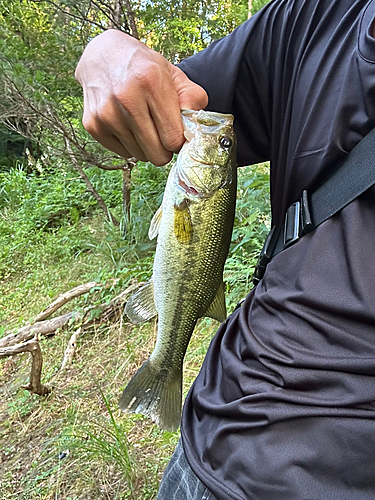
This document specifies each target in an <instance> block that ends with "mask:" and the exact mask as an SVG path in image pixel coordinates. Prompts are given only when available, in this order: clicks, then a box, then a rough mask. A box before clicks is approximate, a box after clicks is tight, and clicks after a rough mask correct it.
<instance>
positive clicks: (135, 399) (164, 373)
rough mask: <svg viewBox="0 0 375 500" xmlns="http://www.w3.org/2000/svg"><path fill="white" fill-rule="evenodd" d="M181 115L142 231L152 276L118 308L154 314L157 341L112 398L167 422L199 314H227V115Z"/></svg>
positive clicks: (231, 178) (230, 157)
mask: <svg viewBox="0 0 375 500" xmlns="http://www.w3.org/2000/svg"><path fill="white" fill-rule="evenodd" d="M182 118H183V122H184V126H185V136H186V138H187V141H186V142H185V144H184V146H183V147H182V149H181V151H180V153H179V155H178V158H177V161H176V163H175V165H174V166H173V167H172V169H171V172H170V174H169V177H168V181H167V185H166V188H165V192H164V197H163V202H162V205H161V207H160V208H159V210H158V211H157V212H156V214H155V216H154V218H153V220H152V222H151V226H150V231H149V236H150V238H153V237H155V236H156V235H157V236H158V240H157V248H156V254H155V259H154V268H153V276H152V278H151V280H150V281H149V282H148V283H147V284H146V285H145V286H144V287H142V288H141V289H140V290H139V291H138V292H136V293H135V294H134V295H133V296H132V297H131V298H130V299H129V301H128V303H127V305H126V308H125V313H126V314H127V315H128V317H129V319H130V320H131V321H133V322H135V323H139V322H142V321H146V320H148V319H150V318H152V317H153V316H155V315H156V314H157V315H158V334H157V341H156V345H155V349H154V351H153V352H152V354H151V356H150V357H149V359H148V360H147V361H146V362H145V363H144V364H143V366H142V367H141V368H140V369H139V370H138V372H137V373H136V374H135V375H134V377H133V378H132V380H131V381H130V382H129V384H128V385H127V387H126V388H125V390H124V392H123V394H122V396H121V398H120V401H119V406H120V408H121V409H122V410H124V411H125V410H128V411H130V412H136V413H142V414H144V415H147V416H148V417H150V418H151V419H153V420H154V421H156V423H157V424H158V425H159V426H160V427H161V428H163V429H166V430H175V429H177V428H178V426H179V422H180V417H181V404H182V362H183V359H184V356H185V353H186V350H187V347H188V344H189V341H190V338H191V335H192V333H193V330H194V327H195V325H196V323H197V320H198V318H200V317H202V316H209V317H212V318H215V319H217V320H218V321H220V322H221V321H224V320H225V318H226V308H225V297H224V284H223V268H224V264H225V260H226V257H227V254H228V250H229V245H230V241H231V234H232V228H233V221H234V213H235V203H236V187H237V174H236V152H235V135H234V131H233V116H232V115H223V114H219V113H213V112H206V111H203V110H201V111H199V112H198V111H189V110H185V111H182Z"/></svg>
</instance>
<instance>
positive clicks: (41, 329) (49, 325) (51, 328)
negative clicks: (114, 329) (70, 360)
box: [0, 311, 83, 349]
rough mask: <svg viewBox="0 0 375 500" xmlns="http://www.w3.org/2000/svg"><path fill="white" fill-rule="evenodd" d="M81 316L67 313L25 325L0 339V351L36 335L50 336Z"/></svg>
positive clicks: (80, 314) (77, 313)
mask: <svg viewBox="0 0 375 500" xmlns="http://www.w3.org/2000/svg"><path fill="white" fill-rule="evenodd" d="M82 317H83V315H82V313H79V312H74V311H73V312H69V313H66V314H64V315H62V316H58V317H57V318H52V319H49V320H46V321H39V322H38V323H34V324H33V325H27V326H23V327H22V328H20V329H19V330H18V331H17V332H15V333H10V334H9V335H7V336H6V337H3V338H2V339H0V349H1V348H6V347H10V346H13V345H16V344H19V343H21V342H26V341H28V340H30V339H32V338H33V337H35V335H36V334H39V335H50V334H51V333H54V332H56V330H58V329H59V328H63V327H64V326H66V325H67V324H69V323H70V322H74V321H77V320H80V319H82Z"/></svg>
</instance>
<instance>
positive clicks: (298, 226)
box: [253, 190, 314, 286]
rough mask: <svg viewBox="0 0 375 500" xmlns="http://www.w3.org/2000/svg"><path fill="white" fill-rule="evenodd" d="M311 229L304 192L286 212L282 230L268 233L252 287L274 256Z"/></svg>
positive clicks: (311, 223) (275, 228) (272, 230)
mask: <svg viewBox="0 0 375 500" xmlns="http://www.w3.org/2000/svg"><path fill="white" fill-rule="evenodd" d="M313 227H314V226H313V222H312V218H311V213H310V208H309V200H308V194H307V191H306V190H304V191H303V192H302V197H301V199H300V200H299V201H296V202H294V203H292V204H291V205H290V207H289V208H288V210H287V211H286V214H285V219H284V226H283V227H282V228H280V227H277V226H273V227H272V229H271V231H270V232H269V233H268V236H267V238H266V241H265V242H264V245H263V248H262V250H261V252H260V255H259V258H258V262H257V265H256V267H255V271H254V275H253V283H254V285H255V286H256V285H257V284H258V283H259V281H260V280H261V279H262V278H263V276H264V273H265V272H266V267H267V265H268V263H269V262H270V260H271V259H272V258H273V256H274V255H276V254H277V253H279V252H280V251H282V250H285V249H286V248H288V247H290V246H291V245H293V244H294V243H295V242H296V241H298V240H299V239H300V237H301V236H302V235H304V234H306V233H308V232H309V231H310V230H311V229H313Z"/></svg>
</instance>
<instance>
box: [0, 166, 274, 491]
mask: <svg viewBox="0 0 375 500" xmlns="http://www.w3.org/2000/svg"><path fill="white" fill-rule="evenodd" d="M95 175H97V177H96V178H95V179H96V182H97V184H96V186H97V188H98V189H99V190H100V191H101V194H102V195H103V197H104V198H105V199H106V201H107V203H108V204H109V206H110V207H111V209H112V210H113V211H114V212H116V210H118V208H117V207H118V205H119V199H117V198H116V196H117V194H116V193H120V192H121V189H119V188H118V186H117V187H116V188H114V181H116V178H112V181H111V182H110V181H109V179H108V178H107V175H109V174H108V173H104V174H102V173H100V172H99V173H96V174H95ZM134 177H135V180H136V182H137V184H135V185H136V187H135V188H134V190H133V193H132V203H133V205H132V206H133V211H132V217H131V221H130V225H129V226H128V231H127V234H126V238H125V239H124V235H123V234H122V233H121V231H119V230H118V229H117V228H114V227H113V226H111V225H110V224H108V223H107V222H106V221H105V220H104V219H103V217H102V215H101V214H100V213H99V212H97V211H96V209H95V207H93V205H92V204H91V200H90V199H89V198H85V195H83V194H82V192H81V186H79V185H77V183H76V181H72V180H69V179H71V176H69V175H67V176H66V175H65V177H64V175H62V174H61V175H60V174H56V177H55V180H51V178H50V177H45V178H33V177H32V176H31V177H30V176H26V175H25V173H24V172H22V171H21V170H19V169H18V171H16V172H10V173H9V174H6V173H3V174H2V179H1V181H2V185H1V189H0V210H1V212H0V337H1V336H2V335H3V334H4V333H5V330H9V329H12V328H13V329H14V328H17V327H19V326H22V325H23V324H25V323H26V322H28V321H30V320H31V319H32V318H33V316H35V315H36V314H37V313H38V312H39V311H41V310H42V309H43V308H45V307H46V306H47V305H48V304H49V303H51V302H52V300H53V298H54V297H55V296H57V295H58V294H59V293H62V292H64V291H67V290H69V289H71V288H73V287H74V286H76V285H78V284H81V283H84V282H88V281H91V280H96V281H100V282H103V283H104V282H106V281H108V280H110V279H113V278H120V282H119V283H118V284H117V285H116V286H115V287H113V288H112V289H111V288H109V289H106V288H102V289H100V288H99V289H97V290H95V291H94V292H93V293H90V294H86V295H85V296H82V297H80V298H78V299H76V300H75V301H73V302H71V303H69V304H68V305H67V306H65V309H64V310H70V309H72V308H74V309H82V308H84V307H86V306H87V305H89V304H92V303H94V304H95V303H99V302H103V301H106V300H110V298H111V297H113V296H114V295H116V294H117V293H119V292H120V291H121V290H123V289H124V288H125V287H126V285H127V283H128V282H129V281H130V280H131V279H134V278H135V279H137V280H139V281H140V280H144V279H147V278H148V277H149V276H150V274H151V268H152V260H153V246H152V245H150V243H149V242H148V240H147V230H148V224H149V220H150V219H151V216H152V212H153V211H155V210H156V208H157V206H158V205H159V203H160V201H161V194H162V190H163V182H164V181H165V177H166V173H165V172H164V171H163V170H161V169H156V168H155V167H152V166H150V165H144V166H143V167H142V168H140V169H138V171H137V172H135V174H134ZM266 181H267V171H266V166H264V165H261V166H259V167H257V169H247V170H246V169H244V170H243V171H242V172H241V173H240V186H239V199H238V204H237V216H236V227H235V230H234V233H233V243H232V246H231V250H230V255H229V257H228V261H227V266H226V270H225V280H226V283H227V301H228V309H229V311H231V310H233V308H234V306H235V304H236V303H237V301H238V300H239V299H240V298H241V297H242V296H244V295H245V294H246V293H247V292H248V290H249V288H250V282H251V270H250V269H251V266H252V265H253V264H254V263H255V260H256V255H257V252H258V251H259V249H260V246H261V243H262V240H263V239H264V237H265V233H266V231H267V224H268V218H267V216H265V215H264V210H265V207H266V205H267V197H268V191H267V188H265V183H266ZM149 191H150V192H151V193H152V196H150V198H149V197H148V196H149V195H148V192H149ZM1 197H2V198H1ZM77 199H78V201H77ZM30 200H34V203H31V201H30ZM42 200H44V201H42ZM145 200H147V202H146V201H145ZM46 206H48V207H50V208H49V209H48V210H46V208H45V207H46ZM73 208H74V209H75V210H73ZM62 210H63V211H62ZM51 214H55V215H56V214H57V215H56V217H52V220H53V227H51V226H48V227H46V225H48V223H49V221H50V220H51ZM116 215H119V213H118V212H117V214H116ZM64 310H61V311H59V313H60V312H61V313H62V312H63V311H64ZM217 326H218V324H217V323H216V322H215V321H214V320H211V319H207V318H204V319H202V320H200V321H199V323H198V326H197V328H196V329H195V331H194V333H193V336H192V339H191V342H190V344H189V348H188V352H187V355H186V360H185V364H184V386H183V392H184V395H186V394H187V391H188V390H189V388H190V386H191V383H192V382H193V380H194V378H195V377H196V375H197V373H198V371H199V368H200V366H201V363H202V361H203V358H204V355H205V352H206V350H207V348H208V345H209V342H210V340H211V338H212V336H213V334H214V332H215V330H216V329H217ZM72 333H73V327H70V329H69V330H67V331H62V332H59V333H58V334H57V335H55V336H53V337H49V338H44V339H42V340H41V348H42V352H43V356H44V367H43V374H42V382H43V383H47V384H49V385H50V386H52V388H53V390H52V392H51V393H50V394H49V395H48V396H46V397H44V398H40V397H39V396H35V395H30V394H29V393H28V392H27V391H25V390H24V389H22V385H24V384H25V383H26V382H27V379H28V375H29V369H30V360H29V357H28V356H29V355H28V354H24V355H19V356H16V357H14V358H6V359H3V360H0V392H1V396H2V397H1V398H0V450H1V451H0V498H1V499H21V500H33V499H38V500H69V499H70V500H89V499H92V500H97V499H103V500H104V499H108V500H109V499H111V500H115V499H116V500H122V499H130V500H152V499H154V498H155V497H156V491H157V487H158V484H159V481H160V478H161V476H162V472H163V470H164V468H165V466H166V464H167V462H168V459H169V457H170V455H171V453H172V452H173V449H174V447H175V445H176V443H177V441H178V438H179V432H173V433H171V432H163V431H161V430H160V429H158V428H157V427H156V426H155V425H154V424H153V423H152V422H150V421H149V420H148V419H147V418H145V417H143V416H140V415H133V414H131V415H127V414H122V413H121V412H120V411H119V410H118V408H117V401H118V397H119V395H120V394H121V391H122V389H123V388H124V387H125V385H126V383H127V382H128V381H129V379H130V377H131V376H132V375H133V374H134V372H135V371H136V369H137V368H139V366H140V365H141V363H142V362H143V361H145V360H146V359H147V358H148V356H149V354H150V352H151V351H152V349H153V346H154V341H155V333H154V323H153V322H150V323H146V324H143V325H136V326H135V325H130V324H128V323H127V322H125V321H121V322H118V323H115V324H111V325H104V326H102V327H97V328H95V329H92V330H91V331H89V332H86V333H85V334H84V335H83V336H82V337H81V338H80V339H79V341H78V349H77V353H76V356H75V359H74V361H73V364H72V366H71V367H70V368H69V370H67V371H66V372H65V373H64V374H63V375H62V376H61V377H59V378H56V377H55V374H56V371H57V370H58V368H59V365H60V363H61V360H62V357H63V354H64V350H65V348H66V345H67V343H68V340H69V338H70V336H71V334H72Z"/></svg>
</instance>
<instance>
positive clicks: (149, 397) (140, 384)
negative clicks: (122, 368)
mask: <svg viewBox="0 0 375 500" xmlns="http://www.w3.org/2000/svg"><path fill="white" fill-rule="evenodd" d="M181 401H182V371H181V370H176V371H175V373H174V376H172V377H171V376H168V378H167V379H166V377H165V374H162V373H161V372H160V370H158V369H157V368H155V367H154V366H153V365H152V363H150V361H149V360H147V361H146V362H145V363H143V365H142V366H141V368H140V369H139V370H138V371H137V373H136V374H135V375H134V377H133V378H132V379H131V381H130V382H129V384H128V385H127V386H126V387H125V389H124V392H123V393H122V395H121V397H120V400H119V407H120V408H121V410H123V411H126V410H127V411H129V412H131V413H142V414H143V415H146V416H147V417H149V418H151V419H152V420H154V421H155V422H156V423H157V425H158V426H159V427H161V428H162V429H164V430H168V431H175V430H177V429H178V427H179V425H180V418H181Z"/></svg>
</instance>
